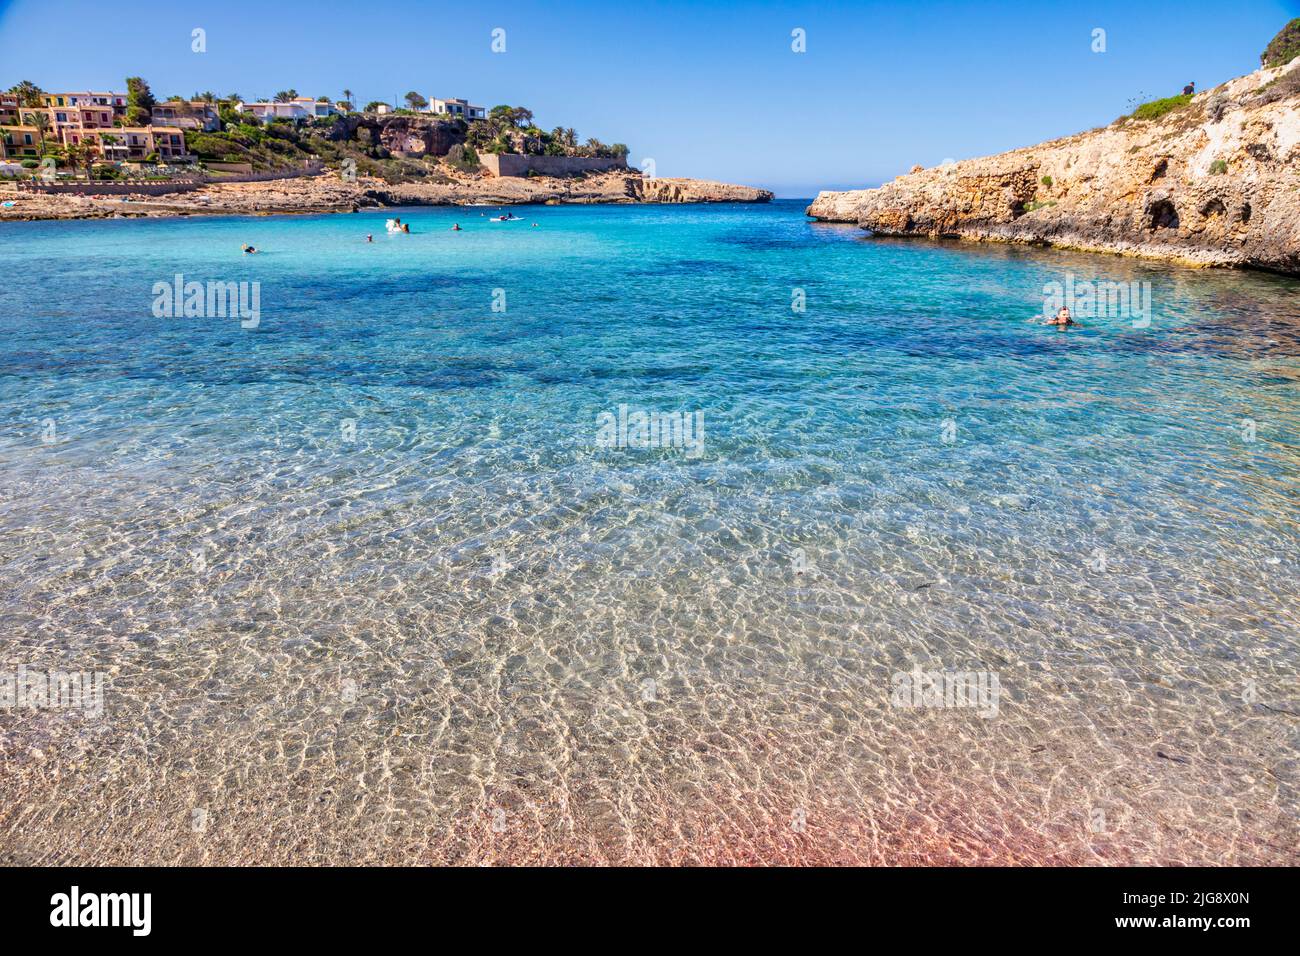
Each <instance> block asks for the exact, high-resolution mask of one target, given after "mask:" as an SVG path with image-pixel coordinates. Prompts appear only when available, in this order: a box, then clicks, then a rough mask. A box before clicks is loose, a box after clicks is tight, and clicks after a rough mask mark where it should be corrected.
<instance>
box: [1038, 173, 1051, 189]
mask: <svg viewBox="0 0 1300 956" xmlns="http://www.w3.org/2000/svg"><path fill="white" fill-rule="evenodd" d="M1039 181H1040V182H1041V183H1042V184H1043V185H1044V186H1046V187H1047V188H1048V189H1051V188H1052V177H1051V176H1044V177H1043V178H1042V179H1041V180H1039Z"/></svg>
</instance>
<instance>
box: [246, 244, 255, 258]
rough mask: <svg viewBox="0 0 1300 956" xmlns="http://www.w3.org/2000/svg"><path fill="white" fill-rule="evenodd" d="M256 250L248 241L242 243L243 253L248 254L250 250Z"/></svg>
mask: <svg viewBox="0 0 1300 956" xmlns="http://www.w3.org/2000/svg"><path fill="white" fill-rule="evenodd" d="M256 251H257V250H256V249H254V248H253V247H252V246H250V245H249V244H248V243H244V245H243V253H244V255H248V254H249V253H250V252H256Z"/></svg>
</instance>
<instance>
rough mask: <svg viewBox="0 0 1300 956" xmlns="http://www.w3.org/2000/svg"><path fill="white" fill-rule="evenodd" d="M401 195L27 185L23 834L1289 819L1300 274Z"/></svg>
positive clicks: (16, 522)
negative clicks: (60, 695)
mask: <svg viewBox="0 0 1300 956" xmlns="http://www.w3.org/2000/svg"><path fill="white" fill-rule="evenodd" d="M405 212H406V213H407V214H408V217H409V219H410V221H411V223H412V228H413V232H412V234H410V235H401V236H392V237H390V236H388V235H386V234H384V230H383V218H384V216H383V215H374V214H359V215H350V216H348V215H340V216H328V217H319V218H265V219H211V220H178V221H117V222H74V223H11V224H2V225H0V275H3V277H4V278H3V281H2V282H0V336H2V341H3V353H2V355H0V651H2V652H3V653H2V654H0V670H7V671H11V672H12V671H16V669H17V668H19V667H20V666H24V667H26V668H28V669H29V670H45V671H48V670H51V669H62V670H78V671H81V670H84V671H98V672H101V673H102V674H103V675H104V680H105V685H104V697H103V700H104V712H103V715H102V716H100V717H98V718H96V717H95V716H93V715H88V714H85V713H80V712H77V711H75V710H70V709H31V708H28V707H10V708H7V709H2V710H0V860H3V861H4V862H20V863H21V862H42V863H44V862H104V863H117V862H123V863H142V862H177V863H218V862H220V863H242V862H258V863H274V862H290V863H292V862H300V863H323V862H331V863H354V862H362V863H369V862H389V863H415V862H455V863H480V862H499V863H521V862H615V863H637V862H647V863H648V862H693V863H711V862H717V863H735V862H742V863H750V862H790V863H824V862H875V863H977V862H1001V863H1006V862H1032V863H1053V862H1058V863H1059V862H1075V863H1212V864H1218V863H1263V862H1269V863H1295V862H1297V852H1296V846H1297V830H1296V825H1295V815H1296V811H1297V764H1296V752H1297V743H1298V739H1297V726H1298V723H1297V722H1298V721H1300V717H1298V716H1297V715H1298V714H1300V700H1298V695H1297V684H1296V670H1297V666H1296V665H1297V644H1298V643H1300V584H1297V576H1296V572H1297V562H1298V561H1300V547H1298V545H1300V540H1298V539H1300V533H1298V531H1297V512H1298V511H1300V505H1298V504H1297V502H1298V501H1300V487H1298V484H1300V483H1298V481H1297V478H1298V477H1300V440H1298V439H1297V427H1298V426H1300V283H1297V282H1296V281H1294V280H1289V279H1284V278H1279V277H1272V276H1266V275H1260V274H1242V273H1228V272H1202V271H1192V270H1186V269H1182V268H1178V267H1174V266H1165V265H1160V264H1151V263H1141V262H1137V261H1133V260H1126V259H1121V258H1111V257H1093V256H1082V255H1073V254H1067V253H1060V252H1050V251H1025V250H1020V249H1012V248H996V247H972V246H967V245H932V244H928V243H921V242H903V243H896V242H886V241H871V240H866V239H864V238H863V237H862V236H861V234H860V233H859V232H858V231H857V230H855V229H849V228H844V227H834V226H822V225H815V224H810V223H807V222H806V221H805V219H804V217H803V216H802V206H801V205H800V204H792V203H776V204H773V205H771V206H767V207H719V208H692V207H679V208H672V207H665V208H654V207H611V208H605V207H590V208H578V207H571V208H533V209H527V210H524V211H523V214H524V216H525V220H524V221H523V222H521V223H513V224H493V223H488V222H487V220H486V217H485V216H481V215H480V211H479V210H434V209H412V210H407V211H405ZM455 221H459V222H460V223H461V224H462V225H463V226H464V227H465V229H464V230H463V231H462V232H459V233H454V232H451V231H450V228H449V227H450V226H451V224H452V223H453V222H455ZM533 222H536V223H538V228H533V227H532V225H531V224H532V223H533ZM367 232H371V233H374V234H375V242H374V243H373V244H366V243H365V242H364V241H363V239H364V235H365V234H366V233H367ZM245 242H249V243H252V244H254V245H256V246H257V247H259V248H260V249H261V250H263V251H262V252H261V253H260V254H258V255H256V256H243V255H241V254H240V252H239V249H240V246H241V244H242V243H245ZM178 273H179V274H182V275H184V277H185V278H186V279H187V280H200V281H207V280H222V281H233V282H239V281H249V282H252V281H257V282H259V283H260V308H261V312H260V322H259V324H258V325H257V327H256V328H248V329H246V328H242V327H241V324H240V322H239V320H238V319H237V318H236V319H232V318H223V317H212V318H166V317H163V318H158V317H155V315H154V311H153V305H154V293H153V286H154V283H156V282H160V281H161V282H171V281H172V280H173V276H174V275H176V274H178ZM1067 274H1071V275H1073V276H1074V277H1075V278H1076V280H1085V279H1087V280H1096V279H1106V280H1119V281H1125V282H1131V281H1137V282H1147V283H1150V289H1151V296H1152V302H1153V308H1152V317H1151V322H1150V325H1149V327H1147V328H1135V327H1134V325H1133V323H1132V322H1131V321H1130V320H1129V319H1128V318H1125V317H1118V316H1116V317H1105V318H1097V319H1092V320H1088V321H1087V322H1086V324H1085V326H1084V327H1083V328H1080V329H1076V330H1073V331H1071V332H1068V333H1062V332H1057V331H1055V330H1051V329H1047V328H1044V327H1042V326H1041V325H1034V324H1031V323H1029V322H1027V321H1026V320H1027V319H1028V318H1029V317H1030V316H1031V315H1033V314H1034V313H1035V312H1037V311H1039V310H1040V309H1041V308H1042V289H1043V286H1044V283H1047V282H1051V281H1064V277H1065V276H1066V275H1067ZM799 290H802V294H803V296H804V297H805V298H806V310H805V311H802V312H800V311H797V310H796V309H793V308H792V303H797V298H798V296H799ZM494 305H495V307H496V308H495V309H494ZM620 405H626V406H628V409H629V410H630V411H636V410H644V411H658V412H674V411H682V412H690V413H694V412H700V413H702V420H703V425H704V430H703V443H702V446H700V448H699V453H698V454H692V453H689V452H688V450H687V449H683V448H648V449H647V448H636V447H617V446H615V447H604V446H602V444H601V442H600V438H601V433H600V428H599V423H600V419H599V417H598V416H600V415H601V413H602V412H610V411H614V412H617V410H618V408H619V406H620ZM918 668H919V669H920V670H921V671H923V672H936V671H962V672H975V673H979V674H985V675H992V676H993V677H994V678H996V680H997V686H998V687H999V688H1000V694H999V696H998V698H997V701H996V703H997V706H996V714H992V713H990V712H989V711H988V710H987V709H984V710H982V711H981V710H979V709H976V708H970V707H941V706H921V707H901V706H895V702H893V699H892V694H893V691H894V689H895V687H896V685H897V680H898V678H897V677H896V676H895V675H898V674H901V673H909V672H913V671H915V670H916V669H918ZM10 686H12V685H10Z"/></svg>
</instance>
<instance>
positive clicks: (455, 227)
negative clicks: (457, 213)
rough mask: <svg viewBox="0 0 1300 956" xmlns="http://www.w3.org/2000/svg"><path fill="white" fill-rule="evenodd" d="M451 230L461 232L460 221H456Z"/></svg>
mask: <svg viewBox="0 0 1300 956" xmlns="http://www.w3.org/2000/svg"><path fill="white" fill-rule="evenodd" d="M451 231H452V232H460V223H456V225H454V226H452V227H451Z"/></svg>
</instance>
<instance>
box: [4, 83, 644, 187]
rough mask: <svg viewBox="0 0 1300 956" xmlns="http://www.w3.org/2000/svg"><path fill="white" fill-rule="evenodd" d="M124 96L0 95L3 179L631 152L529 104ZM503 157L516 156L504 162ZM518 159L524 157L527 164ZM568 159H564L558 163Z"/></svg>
mask: <svg viewBox="0 0 1300 956" xmlns="http://www.w3.org/2000/svg"><path fill="white" fill-rule="evenodd" d="M125 85H126V89H125V90H124V91H120V92H115V91H101V92H95V91H83V92H53V93H52V92H47V91H45V90H43V89H41V88H40V87H38V86H37V85H36V84H34V83H32V82H30V81H23V82H20V83H18V84H16V85H15V86H13V87H11V88H9V89H8V90H7V91H6V92H4V93H0V175H3V176H7V177H9V178H13V179H24V178H26V179H31V180H42V181H45V182H58V181H63V180H70V179H81V180H92V181H93V180H103V181H112V180H121V179H127V180H130V179H133V178H148V179H166V178H169V177H170V178H175V177H180V176H186V177H192V176H194V175H201V176H203V177H205V178H220V177H222V176H237V175H241V174H245V175H247V174H265V173H272V172H276V171H286V172H292V171H295V170H301V169H303V168H308V167H317V166H321V165H324V166H327V167H331V168H337V169H338V170H340V171H341V172H344V173H345V174H349V175H361V176H370V177H375V178H379V179H382V180H384V181H385V182H388V183H404V182H413V181H420V180H428V181H431V182H435V183H436V182H444V181H451V178H454V177H456V176H457V174H460V175H463V174H466V173H472V172H482V173H483V174H484V175H491V176H525V177H526V176H530V175H561V176H563V175H575V174H582V173H587V172H603V171H607V170H609V169H611V168H622V167H624V165H625V163H626V158H627V154H628V149H627V147H626V146H624V145H622V144H620V143H615V144H612V145H607V144H605V143H602V142H601V141H600V140H598V139H595V138H591V139H587V140H586V141H585V142H580V141H579V138H578V135H577V133H576V131H575V130H573V129H572V128H564V127H556V128H554V129H552V130H551V131H550V132H547V131H545V130H543V129H542V128H540V127H539V126H537V125H536V123H535V122H534V117H533V113H532V111H531V110H529V109H527V108H526V107H521V106H508V105H500V106H495V107H492V108H491V109H488V108H486V107H484V106H481V105H477V104H474V103H472V102H470V101H469V100H466V99H463V98H459V97H447V98H438V97H432V98H426V97H425V96H424V95H422V94H420V93H417V92H414V91H412V92H409V93H407V94H406V96H405V97H404V103H403V105H400V106H399V105H397V104H391V103H382V102H377V101H375V102H371V103H368V104H367V105H366V106H365V108H364V109H356V108H354V105H353V103H352V93H351V91H348V90H345V91H343V93H344V96H343V98H341V99H332V98H329V97H311V96H300V95H299V94H298V92H297V91H296V90H292V89H290V90H283V91H280V92H278V93H276V94H275V95H274V96H272V97H269V98H267V99H256V98H247V99H246V98H244V97H242V96H240V95H239V94H234V93H232V94H229V95H226V96H218V95H216V94H214V93H211V92H208V93H201V94H196V95H194V96H192V97H188V98H183V97H179V96H172V97H167V98H165V99H160V98H157V97H155V96H154V94H153V92H152V90H151V89H150V87H149V84H148V83H147V82H146V81H145V80H144V79H143V78H141V77H129V78H127V80H126V84H125ZM498 157H512V159H511V160H510V161H503V160H501V159H499V158H498ZM513 157H526V158H527V159H524V160H520V159H514V158H513ZM561 160H562V161H561Z"/></svg>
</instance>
